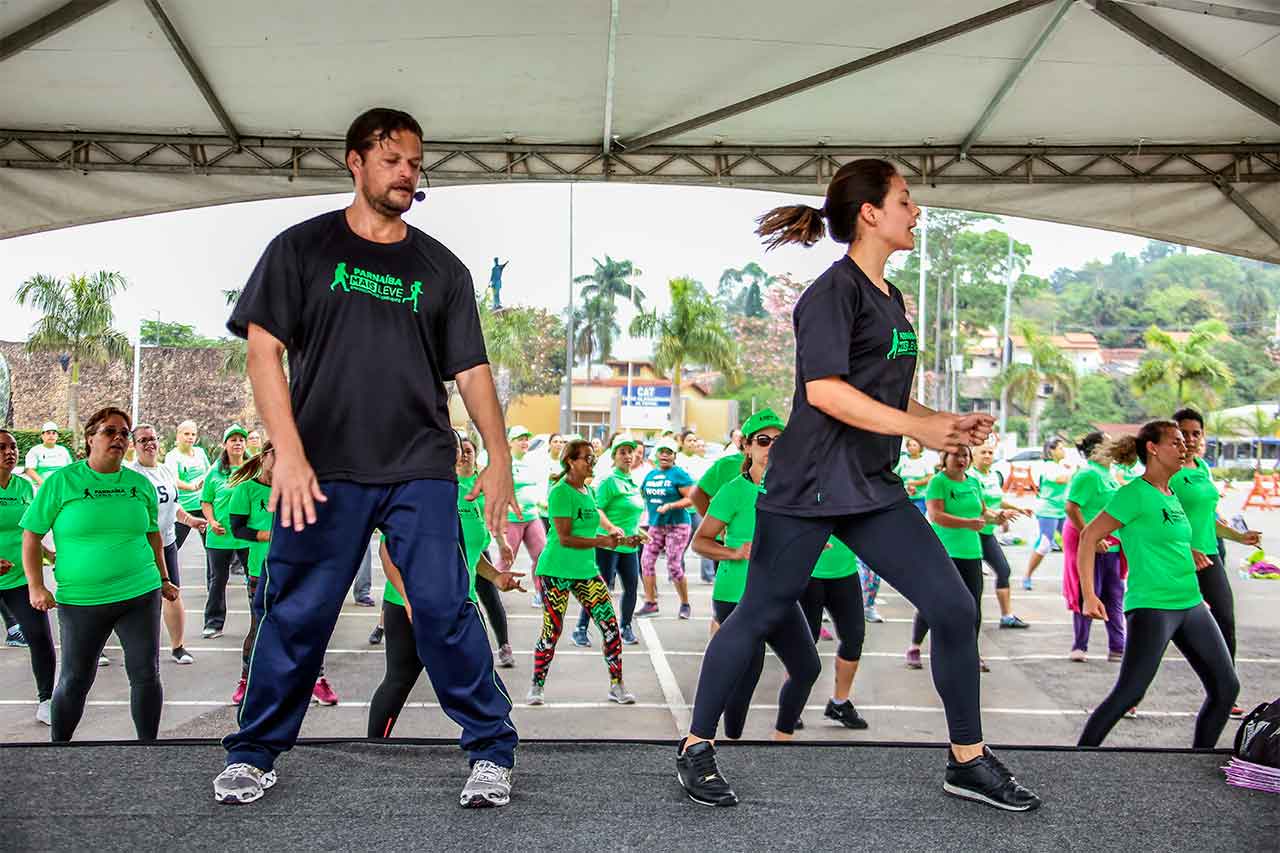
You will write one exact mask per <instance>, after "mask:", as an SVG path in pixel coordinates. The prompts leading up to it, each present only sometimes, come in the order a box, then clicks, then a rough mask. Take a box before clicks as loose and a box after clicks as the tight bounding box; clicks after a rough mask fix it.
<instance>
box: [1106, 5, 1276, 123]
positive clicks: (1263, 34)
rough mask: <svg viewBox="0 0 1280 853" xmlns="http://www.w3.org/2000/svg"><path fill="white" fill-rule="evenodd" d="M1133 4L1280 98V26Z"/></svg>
mask: <svg viewBox="0 0 1280 853" xmlns="http://www.w3.org/2000/svg"><path fill="white" fill-rule="evenodd" d="M1232 2H1233V3H1234V2H1235V0H1232ZM1130 8H1131V10H1132V11H1133V12H1135V13H1136V14H1137V15H1138V17H1140V18H1142V19H1143V20H1144V21H1146V22H1147V23H1149V24H1151V25H1152V26H1154V27H1156V28H1157V29H1159V30H1160V31H1161V32H1163V33H1164V34H1165V35H1167V36H1169V37H1170V38H1173V39H1176V40H1177V41H1179V42H1181V43H1182V44H1183V45H1185V46H1186V47H1189V48H1191V49H1192V50H1194V51H1195V52H1196V53H1198V54H1200V55H1201V56H1203V57H1204V58H1205V59H1207V60H1209V61H1210V62H1212V63H1214V64H1215V65H1217V66H1218V67H1220V68H1221V69H1222V70H1224V71H1226V72H1228V73H1229V74H1231V75H1232V76H1235V77H1238V78H1239V79H1241V80H1243V81H1244V82H1246V83H1248V84H1249V85H1250V86H1252V87H1253V88H1255V89H1257V90H1258V91H1260V92H1262V93H1264V94H1266V95H1267V96H1269V97H1270V98H1272V99H1273V100H1280V27H1262V28H1258V27H1255V26H1253V25H1251V24H1249V23H1246V22H1242V21H1232V20H1227V19H1224V18H1213V17H1208V16H1205V15H1187V14H1185V13H1179V12H1177V11H1172V10H1169V9H1145V8H1144V9H1137V8H1133V7H1130ZM1082 11H1083V10H1082ZM1269 11H1271V12H1280V5H1278V4H1272V6H1271V9H1270V10H1269ZM1267 60H1270V62H1269V64H1268V63H1267Z"/></svg>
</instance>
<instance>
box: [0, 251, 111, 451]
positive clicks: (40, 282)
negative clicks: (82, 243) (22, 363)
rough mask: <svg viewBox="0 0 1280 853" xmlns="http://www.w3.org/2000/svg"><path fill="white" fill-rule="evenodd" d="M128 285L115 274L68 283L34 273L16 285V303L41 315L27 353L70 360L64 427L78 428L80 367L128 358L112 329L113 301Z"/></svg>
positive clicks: (73, 278)
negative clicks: (53, 354) (63, 357)
mask: <svg viewBox="0 0 1280 853" xmlns="http://www.w3.org/2000/svg"><path fill="white" fill-rule="evenodd" d="M128 286H129V284H128V282H126V281H125V280H124V277H123V276H121V275H120V273H117V272H105V271H103V272H96V273H94V274H93V275H89V276H85V275H73V276H71V277H70V278H68V279H67V280H66V281H63V280H62V279H59V278H53V277H52V276H46V275H37V276H34V277H32V278H29V279H27V280H26V281H24V282H23V283H22V284H21V285H19V286H18V292H17V294H16V296H15V297H14V298H15V301H17V303H18V304H19V305H22V306H24V307H25V306H28V305H29V306H31V307H32V308H35V309H36V310H37V311H39V312H40V314H41V317H40V319H39V320H37V321H36V323H35V325H34V326H33V327H32V329H31V334H30V335H28V336H27V351H28V352H44V353H56V354H58V355H61V356H65V357H66V358H67V359H68V365H67V366H68V369H69V370H70V371H71V381H70V383H68V385H67V427H68V429H70V430H72V431H78V430H79V429H80V420H79V418H80V412H79V404H80V367H81V365H86V364H107V363H109V362H112V361H124V360H126V359H127V358H128V357H129V355H130V352H131V351H132V346H131V345H130V344H129V339H128V338H127V337H125V335H124V333H123V332H120V331H118V330H117V329H115V328H114V327H113V324H114V323H115V312H114V310H113V309H112V307H111V300H112V299H113V298H115V295H116V294H117V293H119V292H121V291H123V290H125V289H126V288H127V287H128Z"/></svg>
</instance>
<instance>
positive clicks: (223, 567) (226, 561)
mask: <svg viewBox="0 0 1280 853" xmlns="http://www.w3.org/2000/svg"><path fill="white" fill-rule="evenodd" d="M236 559H238V560H240V565H242V566H248V565H249V549H248V548H210V549H209V550H208V551H206V552H205V587H206V589H208V590H209V596H208V598H206V599H205V600H204V627H205V628H217V629H218V630H222V628H223V626H225V625H226V623H227V580H228V579H229V578H230V577H231V562H232V561H233V560H236ZM246 571H247V570H246Z"/></svg>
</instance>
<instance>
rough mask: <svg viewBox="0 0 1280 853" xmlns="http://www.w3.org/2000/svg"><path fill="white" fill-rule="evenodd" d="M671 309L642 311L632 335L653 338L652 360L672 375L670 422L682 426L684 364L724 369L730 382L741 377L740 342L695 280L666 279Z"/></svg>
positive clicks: (717, 308) (734, 381) (655, 364)
mask: <svg viewBox="0 0 1280 853" xmlns="http://www.w3.org/2000/svg"><path fill="white" fill-rule="evenodd" d="M667 289H668V290H669V291H670V293H671V308H670V309H669V310H668V311H667V313H666V314H664V315H659V314H658V313H657V312H654V311H650V312H644V313H641V314H639V315H637V316H636V317H635V319H633V320H632V321H631V334H632V335H634V336H635V337H638V338H648V339H649V340H652V341H653V342H654V347H653V361H654V367H655V368H657V370H658V372H659V373H670V374H671V415H672V421H673V423H672V427H673V428H674V429H677V430H678V429H681V428H682V427H683V426H684V411H683V408H684V407H683V405H682V401H681V396H680V383H681V381H682V379H683V376H684V369H685V368H686V367H687V366H689V365H691V364H699V365H705V366H707V367H710V368H712V369H714V370H718V371H720V373H721V374H723V375H724V377H725V379H726V380H727V381H728V382H730V383H736V382H737V381H738V379H739V371H738V344H737V341H735V340H734V338H733V335H732V334H730V332H729V331H728V329H727V328H726V327H725V316H724V312H723V311H722V310H721V309H720V307H719V306H717V305H716V304H715V302H714V301H713V300H712V299H711V297H710V296H709V295H708V294H707V292H706V291H705V290H704V289H703V288H702V286H701V285H700V284H698V283H697V282H696V281H694V280H693V279H689V278H676V279H672V280H671V281H670V282H669V283H668V284H667Z"/></svg>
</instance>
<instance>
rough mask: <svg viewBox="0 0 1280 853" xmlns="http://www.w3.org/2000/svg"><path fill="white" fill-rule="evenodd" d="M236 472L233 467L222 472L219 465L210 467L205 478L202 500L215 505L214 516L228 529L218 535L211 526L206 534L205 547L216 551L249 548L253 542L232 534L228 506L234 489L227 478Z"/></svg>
mask: <svg viewBox="0 0 1280 853" xmlns="http://www.w3.org/2000/svg"><path fill="white" fill-rule="evenodd" d="M235 472H236V469H235V468H232V469H231V470H230V471H228V472H227V473H225V474H224V473H222V469H221V468H220V467H218V466H217V465H215V466H213V467H212V468H210V469H209V473H208V474H207V475H205V478H204V488H202V489H201V490H200V502H201V503H207V504H212V505H213V517H214V519H216V520H217V522H218V523H219V524H221V525H222V526H223V527H225V528H226V529H227V532H226V533H224V534H222V535H218V534H217V533H214V532H213V528H212V527H210V528H209V529H208V531H207V532H206V533H205V535H204V547H205V548H206V549H208V550H214V551H236V550H239V549H241V548H248V547H249V546H250V545H251V544H253V543H251V542H245V541H243V540H241V539H237V538H236V537H234V536H232V535H231V513H230V512H228V507H229V506H230V504H231V492H232V491H233V489H232V488H231V487H230V486H228V485H227V480H229V479H230V478H231V475H232V474H234V473H235Z"/></svg>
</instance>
